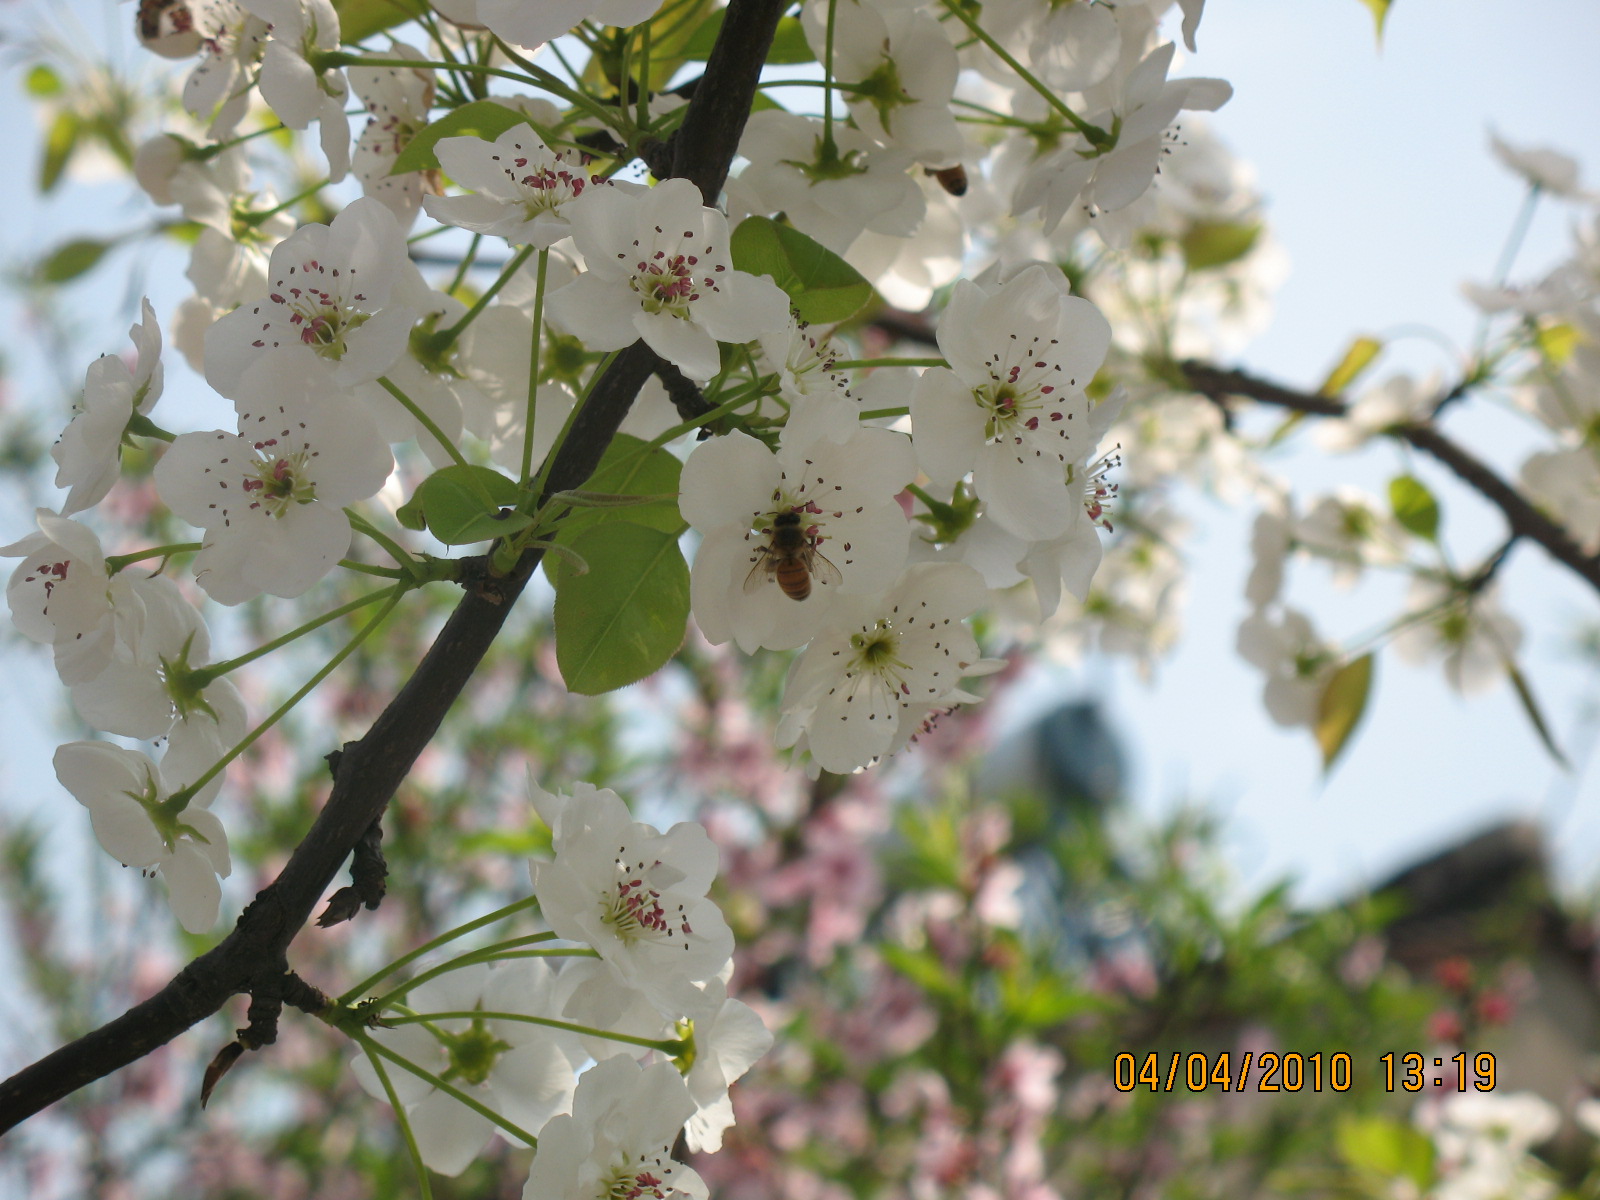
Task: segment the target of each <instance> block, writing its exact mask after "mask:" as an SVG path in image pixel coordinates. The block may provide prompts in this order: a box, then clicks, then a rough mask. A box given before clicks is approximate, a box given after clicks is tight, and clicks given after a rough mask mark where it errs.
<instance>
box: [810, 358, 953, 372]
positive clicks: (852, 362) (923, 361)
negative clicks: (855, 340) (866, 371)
mask: <svg viewBox="0 0 1600 1200" xmlns="http://www.w3.org/2000/svg"><path fill="white" fill-rule="evenodd" d="M833 365H834V366H835V367H837V368H839V369H840V370H843V369H844V368H846V367H948V366H949V365H950V364H949V362H947V361H946V360H945V359H942V358H841V359H839V360H837V361H836V362H835V363H834V364H833Z"/></svg>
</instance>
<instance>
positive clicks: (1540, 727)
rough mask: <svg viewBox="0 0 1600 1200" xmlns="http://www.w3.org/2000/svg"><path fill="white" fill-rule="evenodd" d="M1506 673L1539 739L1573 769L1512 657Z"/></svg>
mask: <svg viewBox="0 0 1600 1200" xmlns="http://www.w3.org/2000/svg"><path fill="white" fill-rule="evenodd" d="M1506 674H1507V675H1508V676H1509V677H1510V679H1511V686H1512V687H1513V688H1515V689H1516V692H1517V699H1518V700H1520V701H1522V711H1523V712H1525V713H1527V714H1528V721H1529V723H1530V724H1532V725H1533V731H1534V732H1535V733H1537V734H1538V735H1539V740H1540V741H1541V742H1543V743H1544V748H1545V749H1546V750H1547V751H1549V753H1550V757H1551V758H1553V759H1555V760H1556V762H1558V763H1560V764H1561V766H1562V769H1563V770H1567V771H1570V770H1572V764H1571V763H1570V762H1568V761H1567V756H1566V755H1565V754H1563V753H1561V747H1560V746H1558V745H1556V739H1555V735H1553V734H1552V733H1551V732H1550V726H1549V725H1547V724H1546V723H1545V719H1544V713H1543V712H1541V711H1540V709H1539V702H1538V701H1537V700H1535V699H1534V698H1533V689H1532V688H1531V687H1529V686H1528V681H1527V679H1526V678H1524V676H1523V674H1522V672H1521V671H1520V670H1518V669H1517V664H1516V663H1514V662H1512V661H1511V660H1510V659H1507V660H1506Z"/></svg>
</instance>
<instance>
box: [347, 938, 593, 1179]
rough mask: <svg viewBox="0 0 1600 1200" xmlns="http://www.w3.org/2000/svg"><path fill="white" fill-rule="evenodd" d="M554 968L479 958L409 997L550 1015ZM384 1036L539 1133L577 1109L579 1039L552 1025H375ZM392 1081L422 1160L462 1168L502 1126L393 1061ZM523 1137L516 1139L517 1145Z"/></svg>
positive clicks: (366, 1073) (449, 1170)
mask: <svg viewBox="0 0 1600 1200" xmlns="http://www.w3.org/2000/svg"><path fill="white" fill-rule="evenodd" d="M554 997H555V976H554V975H553V973H552V972H551V971H550V969H549V967H547V966H546V965H545V963H544V962H543V961H542V960H538V959H523V960H520V961H518V962H515V963H509V964H506V963H499V964H494V965H492V966H491V965H490V964H487V963H478V964H474V965H471V966H466V967H463V968H461V969H460V970H456V971H449V972H446V973H445V974H443V975H439V976H437V977H435V978H433V979H429V980H426V981H424V982H423V983H420V984H418V985H417V986H416V987H415V988H413V989H411V991H410V992H409V993H408V994H407V997H406V1005H407V1006H408V1007H409V1008H410V1009H411V1010H412V1011H413V1012H416V1013H418V1014H424V1015H425V1014H428V1013H463V1012H465V1013H484V1014H488V1013H516V1014H522V1015H525V1016H530V1017H549V1016H550V1015H551V1013H552V1010H553V1002H554ZM372 1037H373V1039H374V1040H375V1041H378V1042H380V1043H382V1044H383V1045H384V1046H386V1047H388V1048H389V1049H390V1050H393V1051H394V1052H395V1053H396V1054H399V1055H402V1056H403V1057H405V1058H407V1059H409V1060H410V1061H411V1062H413V1063H415V1064H416V1065H417V1066H419V1067H421V1068H423V1069H424V1070H426V1071H430V1072H432V1073H433V1074H435V1075H437V1076H439V1077H440V1078H441V1079H443V1080H444V1081H445V1082H447V1083H449V1084H451V1085H453V1086H454V1087H456V1088H458V1089H460V1090H461V1091H463V1092H465V1093H467V1094H468V1095H470V1096H471V1097H472V1098H473V1099H474V1100H477V1101H478V1102H479V1103H481V1104H483V1105H484V1106H485V1107H486V1108H489V1109H491V1110H492V1111H494V1112H496V1113H499V1114H500V1115H501V1116H502V1117H504V1118H506V1119H507V1120H508V1121H510V1122H512V1123H513V1124H515V1125H517V1126H519V1127H521V1128H522V1129H525V1130H527V1131H528V1132H529V1133H531V1134H535V1135H537V1133H538V1131H539V1129H540V1128H541V1127H542V1126H543V1125H544V1124H545V1123H546V1122H547V1121H549V1120H550V1119H551V1118H552V1117H554V1116H555V1115H556V1114H557V1113H564V1112H570V1111H571V1110H572V1097H573V1091H574V1089H575V1088H576V1087H577V1076H576V1074H575V1073H574V1071H573V1063H572V1057H571V1054H572V1050H571V1049H569V1046H570V1047H572V1048H573V1049H575V1045H574V1044H573V1039H572V1038H571V1037H570V1036H569V1035H565V1034H561V1033H558V1031H556V1030H553V1029H550V1028H549V1027H547V1026H543V1025H539V1024H536V1023H534V1022H531V1021H515V1020H508V1019H506V1018H504V1017H492V1016H487V1015H485V1016H473V1017H439V1018H437V1019H434V1020H431V1021H429V1022H428V1024H427V1025H423V1024H420V1023H406V1024H403V1025H396V1026H392V1027H390V1028H379V1029H375V1030H373V1032H372ZM384 1067H385V1070H386V1071H387V1073H388V1075H389V1082H390V1084H391V1085H392V1086H393V1087H394V1089H395V1094H396V1096H397V1098H398V1099H399V1100H400V1103H401V1104H402V1105H404V1107H405V1110H406V1116H407V1119H408V1120H409V1121H410V1124H411V1132H412V1136H413V1137H415V1138H416V1141H417V1150H418V1152H419V1153H420V1154H421V1155H422V1161H423V1162H424V1163H426V1164H427V1165H428V1167H429V1168H430V1169H432V1170H434V1171H437V1172H438V1173H439V1174H441V1175H459V1174H460V1173H461V1172H462V1171H464V1170H466V1169H467V1167H468V1166H470V1165H471V1163H472V1161H473V1159H475V1158H477V1156H478V1155H479V1153H481V1152H482V1150H483V1148H484V1147H485V1146H486V1145H487V1144H488V1143H489V1139H490V1138H491V1137H492V1136H493V1135H494V1134H495V1133H496V1132H497V1131H498V1130H499V1127H498V1126H496V1125H495V1124H494V1123H493V1122H491V1121H490V1120H489V1118H488V1117H486V1116H484V1115H483V1114H482V1113H480V1112H478V1111H477V1110H475V1109H472V1108H468V1107H467V1106H466V1105H465V1104H463V1103H461V1101H459V1100H457V1099H456V1098H455V1097H454V1096H452V1095H451V1094H450V1093H449V1092H447V1091H444V1090H443V1089H440V1088H436V1087H434V1086H433V1085H432V1084H431V1083H429V1082H428V1081H427V1080H425V1079H422V1078H420V1077H419V1076H416V1075H413V1074H412V1073H411V1072H409V1071H407V1070H405V1069H404V1068H403V1067H400V1066H398V1065H396V1064H394V1063H392V1062H384ZM351 1068H352V1070H353V1071H354V1072H355V1076H356V1079H357V1080H358V1081H359V1082H360V1084H361V1086H362V1087H363V1088H365V1089H366V1091H367V1092H368V1093H369V1094H370V1095H372V1096H374V1097H375V1098H377V1099H387V1098H388V1096H387V1093H386V1092H385V1091H384V1088H383V1083H382V1081H381V1080H379V1078H378V1076H377V1073H376V1072H375V1071H374V1070H373V1069H372V1064H371V1062H369V1061H368V1059H367V1058H366V1057H365V1056H360V1057H357V1058H355V1059H354V1060H352V1062H351ZM513 1144H515V1143H513Z"/></svg>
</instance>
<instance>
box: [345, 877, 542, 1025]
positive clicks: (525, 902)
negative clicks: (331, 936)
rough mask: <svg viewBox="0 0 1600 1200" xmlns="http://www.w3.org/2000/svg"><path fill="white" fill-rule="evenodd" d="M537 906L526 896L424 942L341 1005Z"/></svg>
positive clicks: (356, 989)
mask: <svg viewBox="0 0 1600 1200" xmlns="http://www.w3.org/2000/svg"><path fill="white" fill-rule="evenodd" d="M537 905H538V901H537V900H535V899H534V898H533V897H532V896H525V897H523V898H522V899H521V900H516V901H513V902H512V903H510V904H507V905H506V906H504V907H503V908H497V909H495V910H494V911H493V912H491V913H485V914H484V915H483V916H481V917H476V918H474V919H473V920H471V921H468V922H467V923H466V924H465V925H457V926H456V927H455V928H454V929H448V930H446V931H445V932H444V933H441V934H440V935H439V936H438V937H436V938H433V939H432V940H430V941H426V942H423V943H422V945H420V946H418V947H417V948H416V949H415V950H410V951H407V952H406V953H405V954H402V955H401V956H400V957H399V958H397V959H395V960H394V961H393V962H392V963H390V964H389V965H388V966H386V967H384V968H382V969H381V970H378V971H375V972H374V973H373V974H371V975H368V976H367V977H366V978H365V979H363V980H362V981H361V982H360V983H358V984H356V985H355V987H353V988H350V989H349V990H347V991H346V992H345V993H344V995H342V996H340V997H339V1003H340V1004H342V1005H347V1004H351V1003H353V1002H354V1001H355V999H356V997H357V996H359V995H361V994H362V993H363V992H365V991H367V990H368V989H370V988H371V987H372V986H373V985H374V984H377V983H381V982H383V981H384V980H385V979H387V978H388V977H389V976H391V975H393V974H394V973H395V972H396V971H398V970H400V969H401V968H402V967H404V966H406V965H407V964H408V963H413V962H415V961H416V960H417V959H419V958H421V957H422V956H423V955H424V954H427V953H428V952H429V951H432V950H437V949H438V948H439V947H440V946H445V945H449V944H450V943H451V942H453V941H455V940H456V939H457V938H459V937H465V936H466V935H467V934H469V933H471V932H473V931H474V930H476V929H482V928H483V927H484V926H485V925H493V924H494V923H495V922H496V921H504V920H505V919H506V918H507V917H514V916H516V914H517V913H519V912H522V911H523V910H524V909H529V908H534V907H537Z"/></svg>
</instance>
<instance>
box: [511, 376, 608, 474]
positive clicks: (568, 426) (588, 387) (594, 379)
mask: <svg viewBox="0 0 1600 1200" xmlns="http://www.w3.org/2000/svg"><path fill="white" fill-rule="evenodd" d="M619 353H620V351H617V350H613V351H611V352H610V353H609V354H607V355H606V356H605V357H604V358H602V359H601V360H600V361H599V362H597V363H596V364H595V366H594V370H593V371H591V372H590V373H589V378H588V379H586V380H585V381H584V384H583V394H582V395H581V396H579V397H578V400H577V403H575V404H574V405H573V406H572V411H571V412H569V413H567V419H566V421H565V422H563V424H562V426H561V432H560V433H558V434H556V440H555V442H554V443H553V444H552V445H551V447H550V449H549V450H547V451H545V456H544V462H543V463H541V464H540V465H539V474H538V476H537V477H536V478H535V479H534V481H533V486H532V487H531V488H530V489H529V490H528V495H527V496H526V497H525V498H524V499H523V503H524V504H533V505H537V504H538V503H539V498H540V497H541V496H543V495H544V486H545V481H546V480H548V479H549V477H550V468H551V467H553V466H555V461H556V455H557V454H559V453H561V447H562V446H563V445H565V444H566V440H567V435H568V434H569V433H571V432H572V426H573V424H574V422H576V421H577V419H578V414H579V413H581V412H582V411H583V406H584V405H585V404H586V403H588V400H589V393H590V392H592V391H594V385H595V384H596V383H598V382H599V380H600V377H601V376H602V375H604V374H605V373H606V369H607V368H608V367H610V366H611V363H612V361H613V360H614V359H615V358H616V357H617V355H618V354H619Z"/></svg>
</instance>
